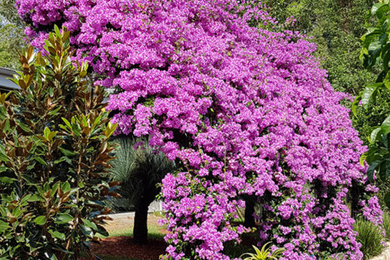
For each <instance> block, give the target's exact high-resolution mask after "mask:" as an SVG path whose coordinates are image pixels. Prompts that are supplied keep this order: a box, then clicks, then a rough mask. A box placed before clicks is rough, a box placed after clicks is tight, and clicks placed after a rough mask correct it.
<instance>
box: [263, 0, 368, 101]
mask: <svg viewBox="0 0 390 260" xmlns="http://www.w3.org/2000/svg"><path fill="white" fill-rule="evenodd" d="M261 2H262V3H263V4H265V5H266V6H267V8H268V10H269V12H270V13H271V15H272V16H273V17H275V18H276V19H277V20H278V21H279V22H280V23H281V24H282V23H284V21H286V20H287V21H288V23H287V27H288V28H290V29H292V30H295V31H300V32H301V33H304V34H307V35H308V36H310V37H311V39H310V41H312V42H315V43H316V44H317V51H316V53H315V54H314V55H315V56H316V57H319V58H320V59H321V63H322V66H323V67H324V68H325V69H326V70H327V71H328V80H329V81H330V83H331V84H332V86H333V87H334V88H335V89H336V90H337V91H342V92H348V93H350V94H353V95H357V94H358V93H359V92H360V90H362V88H363V87H364V85H366V84H368V83H370V82H371V81H373V80H374V78H375V75H374V74H373V73H370V72H368V71H366V70H364V69H363V66H362V65H361V63H360V60H359V54H360V37H361V36H362V35H363V33H364V26H363V25H364V23H365V21H366V18H367V12H368V10H370V9H371V6H372V5H373V3H374V2H375V1H373V0H349V1H341V0H340V1H335V0H319V1H311V0H262V1H261ZM291 17H293V18H291ZM293 20H294V22H292V21H293Z"/></svg>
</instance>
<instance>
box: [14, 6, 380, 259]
mask: <svg viewBox="0 0 390 260" xmlns="http://www.w3.org/2000/svg"><path fill="white" fill-rule="evenodd" d="M16 3H17V7H18V12H19V14H20V15H21V17H22V18H23V19H24V20H25V21H26V22H27V23H29V24H30V27H28V29H27V30H26V32H27V34H28V35H29V36H30V37H31V39H32V40H33V42H34V44H36V46H37V47H39V46H40V42H42V39H44V38H45V37H46V36H45V34H46V32H47V31H49V30H50V29H51V28H52V27H53V25H54V24H59V25H60V24H63V25H65V26H67V27H68V28H69V29H70V31H71V34H72V37H71V42H72V44H73V45H74V46H76V47H77V49H78V57H79V58H80V59H84V60H87V61H90V62H91V67H92V68H93V71H94V72H95V73H96V75H100V76H101V77H102V78H101V83H102V84H103V85H105V86H106V87H111V88H114V89H115V90H116V91H115V92H114V93H115V94H112V95H111V96H110V100H109V105H108V109H110V110H111V111H112V113H114V114H115V116H114V117H113V119H112V122H114V123H118V125H119V127H118V129H117V132H116V133H117V134H119V133H122V134H126V135H134V136H137V137H141V136H149V137H150V145H151V146H154V147H155V148H159V149H160V150H161V151H162V152H164V153H165V154H166V155H167V157H168V158H169V159H170V160H174V161H175V165H176V166H177V169H178V170H177V171H175V172H172V173H171V174H168V175H166V177H165V178H164V179H163V181H162V184H163V187H162V197H163V199H164V209H165V210H166V217H167V222H168V230H169V231H170V233H169V234H167V235H166V237H165V239H166V241H167V242H168V243H169V246H168V247H167V249H166V251H167V256H166V257H167V258H172V259H229V257H228V256H227V255H225V254H223V249H224V245H225V243H227V242H230V241H237V242H239V241H240V234H242V233H244V232H247V231H248V230H247V229H246V228H245V227H243V226H235V225H232V224H231V222H232V221H233V220H234V219H235V217H236V216H235V209H236V207H243V206H244V202H243V201H242V200H241V199H240V197H241V196H242V195H252V196H256V197H257V199H258V201H259V203H260V204H261V205H262V207H263V208H262V211H261V212H262V214H261V216H259V217H261V219H260V222H261V226H259V242H264V241H267V240H271V241H272V243H273V244H274V245H275V246H276V247H279V248H285V249H286V250H285V251H284V252H283V257H282V259H312V258H313V256H314V257H315V258H323V257H334V256H336V255H337V256H341V257H343V258H344V259H361V258H362V257H363V255H362V252H361V251H360V244H359V243H358V241H357V240H356V235H357V233H356V232H355V231H354V230H353V223H354V219H353V218H352V217H351V214H352V215H363V216H364V217H365V218H366V219H368V220H369V221H371V222H373V223H374V224H375V225H380V224H381V223H382V211H381V210H380V207H379V204H378V199H377V197H376V196H375V193H376V191H377V188H376V187H375V186H374V185H372V184H367V177H366V176H365V169H364V167H363V166H361V165H360V163H359V157H360V154H361V153H363V152H364V151H365V150H366V148H365V147H364V146H363V145H362V142H361V141H360V140H359V138H358V134H357V132H356V131H355V130H354V129H353V128H352V123H351V121H350V119H349V115H348V114H349V111H348V109H346V108H344V107H343V106H341V105H340V103H339V102H340V101H341V100H342V99H343V98H347V97H348V96H347V95H346V94H343V93H338V92H335V91H334V90H333V88H332V87H331V85H330V84H329V82H328V81H327V80H326V71H324V70H322V69H321V68H320V67H319V62H318V60H317V59H315V58H314V57H313V55H312V53H313V51H314V50H315V45H314V44H311V43H309V42H307V41H306V40H305V38H304V37H302V36H301V35H299V34H298V33H293V32H290V31H285V32H272V31H268V30H266V29H262V28H253V27H250V26H249V25H248V24H259V23H263V24H266V25H267V26H265V27H267V28H272V24H274V23H275V20H274V19H272V18H271V17H269V16H268V15H267V13H266V12H265V11H264V10H262V9H261V7H260V6H259V5H258V3H257V2H256V1H253V2H250V1H246V3H245V4H244V5H240V4H239V3H238V2H235V1H228V0H216V1H210V0H203V1H189V0H187V1H186V0H172V1H159V0H157V1H145V0H138V1H126V0H125V1H123V0H106V1H87V0H85V1H71V0H68V1H61V2H58V1H52V0H46V1H42V0H18V1H16ZM254 21H255V22H254ZM349 205H351V208H350V207H349Z"/></svg>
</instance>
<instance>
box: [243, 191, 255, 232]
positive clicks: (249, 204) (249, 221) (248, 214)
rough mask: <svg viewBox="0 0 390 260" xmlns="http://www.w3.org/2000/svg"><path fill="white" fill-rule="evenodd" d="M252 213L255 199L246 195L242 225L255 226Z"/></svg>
mask: <svg viewBox="0 0 390 260" xmlns="http://www.w3.org/2000/svg"><path fill="white" fill-rule="evenodd" d="M254 213H255V200H254V199H253V198H252V197H248V198H246V199H245V221H244V226H246V227H254V226H255V218H254V217H253V214H254Z"/></svg>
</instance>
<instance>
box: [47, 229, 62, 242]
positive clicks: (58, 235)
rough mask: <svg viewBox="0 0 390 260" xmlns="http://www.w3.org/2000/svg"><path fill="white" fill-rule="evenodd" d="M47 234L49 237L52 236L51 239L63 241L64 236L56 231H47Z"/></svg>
mask: <svg viewBox="0 0 390 260" xmlns="http://www.w3.org/2000/svg"><path fill="white" fill-rule="evenodd" d="M49 233H50V235H52V237H55V238H58V239H61V240H65V234H64V233H61V232H58V231H56V230H55V231H53V230H49Z"/></svg>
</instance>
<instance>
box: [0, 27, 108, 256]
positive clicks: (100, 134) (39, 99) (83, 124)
mask: <svg viewBox="0 0 390 260" xmlns="http://www.w3.org/2000/svg"><path fill="white" fill-rule="evenodd" d="M69 36H70V33H69V32H68V31H66V30H65V29H63V30H62V33H60V30H59V29H58V28H56V32H55V34H54V33H53V34H50V36H49V39H48V41H47V42H46V45H45V50H46V52H47V53H46V54H45V56H43V55H41V53H35V52H34V49H33V48H32V47H30V48H29V49H28V50H27V51H26V53H25V54H24V55H23V56H21V58H20V60H21V63H22V64H21V65H22V68H23V71H22V72H20V73H19V74H18V75H17V76H16V77H15V79H14V81H15V83H17V84H18V85H19V87H20V89H21V90H20V91H15V92H12V93H8V94H2V95H1V96H0V128H1V129H2V131H0V197H1V201H0V259H77V258H78V257H79V256H80V255H81V254H82V253H83V252H86V253H89V245H90V242H92V241H94V240H96V239H97V238H96V235H97V234H101V235H102V234H103V235H104V234H106V231H105V230H104V228H103V226H102V224H104V220H105V218H106V217H103V216H101V214H105V213H108V212H109V209H107V208H105V207H104V204H103V201H104V199H105V198H106V197H107V196H108V195H110V196H116V194H115V192H113V191H112V189H113V186H115V183H109V178H108V177H109V176H108V174H107V170H106V169H107V168H108V167H109V166H110V165H109V164H108V161H109V160H110V159H112V156H111V155H110V153H111V151H112V149H113V148H112V147H111V146H110V145H109V144H108V139H109V137H110V136H111V134H112V133H113V132H114V130H115V126H112V125H111V124H109V123H108V115H107V113H106V112H103V111H102V108H103V107H104V105H103V104H102V101H103V99H104V91H103V89H102V88H101V87H93V86H91V85H90V84H88V82H89V81H88V80H87V78H86V75H87V69H88V66H87V65H86V64H84V63H83V64H81V65H79V64H77V65H74V64H72V62H71V58H72V55H73V51H72V50H71V48H70V45H69Z"/></svg>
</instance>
